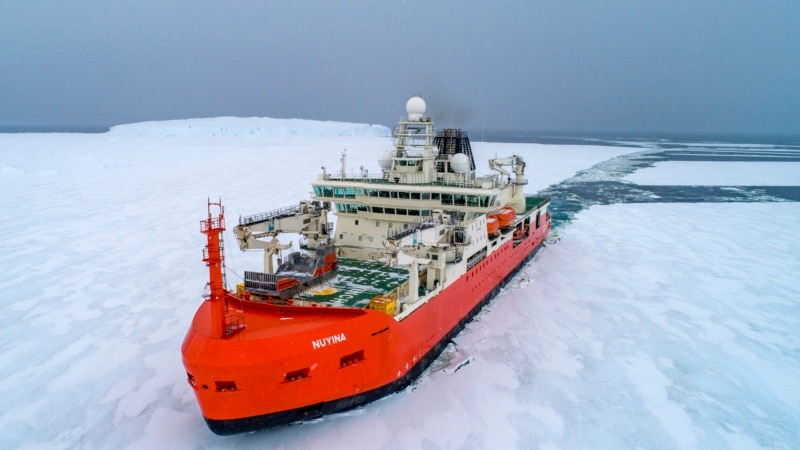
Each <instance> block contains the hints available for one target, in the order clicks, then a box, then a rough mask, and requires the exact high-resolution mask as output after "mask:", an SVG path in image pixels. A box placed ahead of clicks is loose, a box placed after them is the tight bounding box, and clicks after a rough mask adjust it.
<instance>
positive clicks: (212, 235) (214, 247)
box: [200, 199, 228, 339]
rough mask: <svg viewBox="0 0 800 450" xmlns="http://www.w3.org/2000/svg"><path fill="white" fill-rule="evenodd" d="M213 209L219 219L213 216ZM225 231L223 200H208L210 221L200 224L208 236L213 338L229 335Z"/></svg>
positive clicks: (205, 252)
mask: <svg viewBox="0 0 800 450" xmlns="http://www.w3.org/2000/svg"><path fill="white" fill-rule="evenodd" d="M212 207H214V208H216V212H217V217H214V216H212V214H211V211H212ZM223 231H225V209H224V208H223V207H222V200H220V201H218V202H212V201H211V200H210V199H209V200H208V219H206V220H203V221H201V222H200V232H201V233H203V234H205V235H206V236H208V244H206V247H205V248H204V249H203V261H205V263H206V265H207V266H208V286H209V288H210V290H211V293H210V294H208V296H207V297H206V300H207V301H210V302H211V336H212V337H214V338H218V339H219V338H222V337H224V336H225V335H227V334H228V332H227V325H226V322H225V310H226V305H225V294H226V291H225V289H226V286H225V274H224V272H223V270H224V262H225V256H224V254H223V251H222V250H223V249H222V238H221V236H222V232H223Z"/></svg>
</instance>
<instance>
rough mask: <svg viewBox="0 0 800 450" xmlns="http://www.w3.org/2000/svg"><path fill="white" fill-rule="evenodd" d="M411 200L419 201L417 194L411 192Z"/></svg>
mask: <svg viewBox="0 0 800 450" xmlns="http://www.w3.org/2000/svg"><path fill="white" fill-rule="evenodd" d="M411 200H419V192H412V193H411Z"/></svg>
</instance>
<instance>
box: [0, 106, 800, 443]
mask: <svg viewBox="0 0 800 450" xmlns="http://www.w3.org/2000/svg"><path fill="white" fill-rule="evenodd" d="M249 120H250V119H242V121H240V120H238V119H231V118H224V119H203V120H201V121H192V120H188V121H177V122H168V123H158V122H156V123H149V124H137V125H134V126H123V127H116V128H115V129H114V130H112V131H111V132H109V133H103V134H0V214H2V218H3V219H2V222H0V232H2V236H3V240H2V243H0V255H2V261H3V266H2V267H3V270H2V272H0V288H1V289H2V292H3V294H2V296H0V305H2V309H0V319H2V323H3V328H4V329H3V333H2V335H0V351H1V352H2V359H1V360H0V377H1V379H2V380H3V383H2V384H0V448H126V447H127V448H148V449H149V448H171V449H173V448H219V447H226V448H227V447H236V448H286V449H299V448H308V449H323V448H324V449H329V448H355V449H358V448H370V449H372V448H384V449H396V448H540V449H556V448H562V449H570V448H796V446H797V443H798V442H800V431H798V430H800V384H798V382H797V379H800V276H798V274H800V235H798V233H797V230H798V229H800V203H797V202H787V203H671V204H670V203H666V204H614V205H607V206H593V207H591V208H589V209H586V210H583V211H581V212H579V213H578V214H577V215H576V216H575V218H574V219H573V220H572V221H571V222H570V223H568V224H567V225H565V226H564V227H563V228H561V229H560V230H558V234H557V239H555V238H554V239H551V240H550V242H549V244H548V245H547V246H546V247H545V248H544V249H543V250H542V251H541V252H540V253H539V254H538V256H537V257H536V258H535V259H534V261H533V262H532V263H531V264H529V265H528V266H527V267H526V268H525V269H524V270H523V271H521V272H520V274H519V275H518V276H517V277H516V278H515V279H514V280H513V281H512V283H511V284H509V285H508V286H507V287H506V288H505V290H504V292H503V293H502V294H501V295H499V296H498V297H497V298H496V299H495V300H494V301H493V302H492V303H491V304H490V306H489V307H487V309H486V310H484V312H482V313H481V314H480V315H479V316H478V317H477V318H476V320H475V321H474V322H473V323H471V324H470V325H469V326H468V327H467V328H466V329H465V331H464V332H462V333H461V335H459V336H458V338H457V339H456V340H455V342H454V343H453V344H451V345H450V346H449V347H448V349H447V350H446V352H445V353H444V354H443V356H442V358H441V359H440V360H439V361H437V363H435V364H434V366H433V367H432V368H431V369H430V370H429V371H428V372H427V373H426V375H425V376H424V377H423V378H422V379H421V380H419V381H418V382H417V383H416V384H415V385H414V386H413V388H410V389H408V390H406V391H404V392H402V393H399V394H396V395H392V396H389V397H387V398H385V399H382V400H380V401H377V402H375V403H372V404H370V405H367V406H366V407H364V408H361V409H358V410H355V411H350V412H347V413H342V414H338V415H334V416H331V417H326V418H324V419H322V420H318V421H316V422H312V423H306V424H302V425H294V426H288V427H282V428H278V429H273V430H268V431H264V432H257V433H251V434H245V435H237V436H230V437H219V436H215V435H214V434H212V433H211V432H210V431H209V430H208V428H207V427H206V426H205V423H204V422H203V420H202V417H201V415H200V412H199V409H198V408H197V405H196V403H195V400H194V397H193V394H192V391H191V389H190V387H189V386H188V384H187V382H186V379H185V378H186V375H185V373H184V371H183V367H182V365H181V360H180V344H181V341H182V339H183V336H184V333H185V331H186V328H187V327H188V325H189V323H190V321H191V318H192V315H193V314H194V311H195V309H196V308H197V306H198V305H199V303H200V301H201V294H202V290H203V286H204V285H205V282H206V280H205V276H206V271H205V267H204V264H203V263H202V261H201V249H202V247H203V245H204V237H203V235H201V234H200V233H199V222H200V220H201V219H202V218H203V216H204V214H205V212H206V211H205V207H206V199H207V198H208V197H209V196H210V197H212V198H214V199H215V198H217V196H221V197H222V200H223V202H224V203H225V205H226V207H227V215H228V217H229V218H231V219H235V217H236V216H237V215H239V214H242V215H245V214H252V213H257V212H261V211H266V210H270V209H274V208H277V207H281V206H287V205H290V204H293V203H295V202H296V201H298V200H299V199H303V198H308V192H309V190H310V187H309V184H308V182H309V181H310V180H312V179H313V178H314V177H315V176H316V174H317V173H318V172H319V171H320V167H321V166H326V167H327V170H328V171H329V172H334V171H338V170H339V168H340V163H339V158H340V156H341V152H342V150H345V149H346V151H347V155H348V160H347V168H348V169H347V170H348V172H350V171H354V172H356V173H357V172H358V171H359V170H361V169H360V167H361V166H363V167H364V169H365V170H368V171H370V172H371V173H373V174H377V173H379V169H378V166H377V162H376V159H377V156H378V155H380V153H382V152H383V151H384V150H385V149H387V148H389V147H390V145H391V143H390V140H389V138H388V137H386V136H387V134H386V133H387V130H386V129H384V128H381V127H375V126H365V125H359V124H335V123H314V122H310V121H303V122H302V123H301V124H298V123H297V122H291V121H289V122H286V123H281V121H279V120H275V119H269V120H267V119H258V120H255V119H252V121H249ZM248 121H249V122H248ZM256 122H257V123H256ZM259 127H261V128H259ZM181 130H183V131H181ZM187 130H193V131H191V132H190V131H187ZM198 130H202V131H198ZM219 130H226V131H219ZM232 130H233V131H232ZM265 130H269V131H265ZM473 150H474V152H475V154H476V161H477V162H478V164H479V170H481V169H482V171H484V172H485V171H487V169H485V160H486V159H487V158H488V157H490V156H493V155H494V154H498V155H500V156H503V155H507V154H510V153H512V152H517V153H519V154H521V155H522V156H524V157H525V160H526V162H527V163H528V178H529V180H530V182H531V183H530V184H529V185H528V186H527V188H526V189H528V190H529V191H530V192H531V193H533V192H536V191H538V190H540V189H543V188H545V187H547V186H548V185H550V184H554V183H558V182H559V181H561V180H564V179H567V178H570V177H572V176H573V175H575V174H576V173H577V172H579V171H583V170H586V169H590V168H591V167H592V166H594V165H595V164H597V163H600V162H602V161H606V160H608V159H611V158H614V157H618V156H620V155H624V154H627V153H631V152H634V151H637V150H638V149H635V148H628V147H609V146H591V147H590V146H560V145H537V144H495V143H485V142H473ZM745 150H746V149H745ZM696 164H699V162H697V161H686V162H672V161H670V162H663V163H657V164H656V166H655V167H654V168H652V169H644V170H642V171H641V174H642V175H641V176H643V177H650V178H640V179H637V178H635V177H636V176H639V175H638V173H634V174H633V175H629V176H628V177H627V178H626V180H627V181H633V182H637V183H638V182H641V183H642V184H645V183H656V182H658V180H666V181H664V182H665V183H670V184H680V183H682V182H687V183H688V182H690V181H691V180H689V179H686V178H677V176H678V175H677V174H679V173H681V172H682V171H686V172H697V171H698V166H693V165H696ZM713 164H714V166H713V167H712V168H705V169H702V170H701V171H703V172H714V173H715V177H717V178H713V180H715V182H718V183H720V184H726V185H727V184H732V183H730V182H729V181H728V180H729V178H730V176H726V175H724V174H725V173H726V172H728V171H729V172H731V173H736V174H737V175H741V176H745V177H752V178H748V179H752V180H756V181H758V184H762V183H763V181H759V180H769V179H777V178H780V179H785V180H786V181H785V182H787V183H788V182H791V183H792V184H793V185H797V184H798V182H797V180H796V178H792V173H795V174H796V173H797V172H796V171H795V172H792V173H789V172H787V171H790V170H791V169H787V168H785V167H794V165H796V163H787V164H788V166H784V165H782V164H772V163H769V164H766V163H763V162H752V163H750V162H714V163H713ZM729 164H730V165H729ZM671 166H674V167H671ZM744 166H747V167H744ZM665 170H666V171H670V172H669V173H668V172H665ZM648 171H653V172H652V173H650V174H648ZM756 181H754V182H756ZM782 183H783V182H782ZM735 184H737V185H738V184H743V183H738V182H737V183H735ZM228 239H231V240H232V239H233V238H232V237H231V236H229V237H228ZM232 247H235V246H230V245H229V246H228V248H229V249H231V248H232ZM259 260H260V255H258V254H256V253H247V254H241V253H239V252H238V250H235V251H233V252H231V253H229V254H228V255H227V262H228V264H229V267H230V269H231V271H232V272H239V273H241V271H242V270H243V269H244V267H246V266H248V265H257V264H258V261H259ZM229 276H233V275H229Z"/></svg>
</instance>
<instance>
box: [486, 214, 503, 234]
mask: <svg viewBox="0 0 800 450" xmlns="http://www.w3.org/2000/svg"><path fill="white" fill-rule="evenodd" d="M499 229H500V222H498V220H497V219H495V218H494V217H487V218H486V233H487V234H494V233H497V230H499Z"/></svg>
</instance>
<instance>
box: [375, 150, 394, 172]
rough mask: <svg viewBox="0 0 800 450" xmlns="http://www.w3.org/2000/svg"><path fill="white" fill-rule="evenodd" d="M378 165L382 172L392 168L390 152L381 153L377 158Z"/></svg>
mask: <svg viewBox="0 0 800 450" xmlns="http://www.w3.org/2000/svg"><path fill="white" fill-rule="evenodd" d="M378 165H379V166H381V169H383V170H389V169H391V168H392V151H391V150H386V151H385V152H383V153H381V156H380V157H379V158H378Z"/></svg>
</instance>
